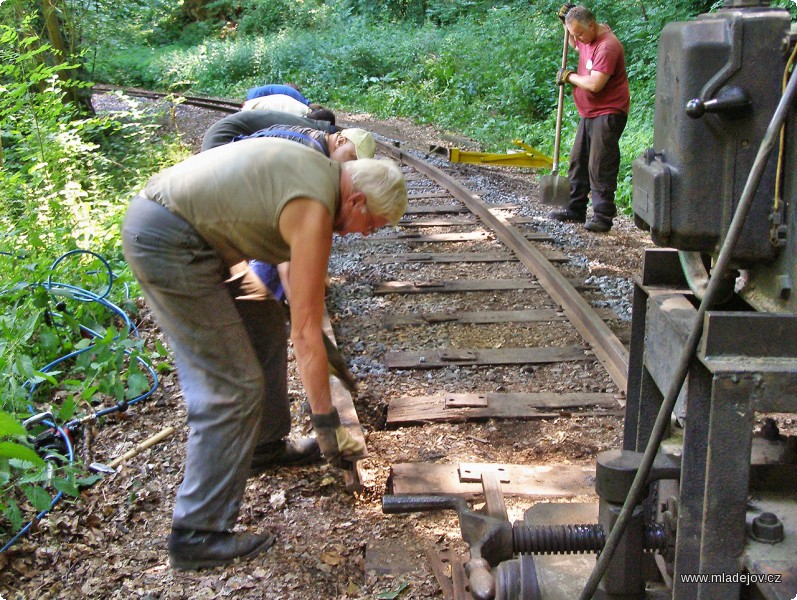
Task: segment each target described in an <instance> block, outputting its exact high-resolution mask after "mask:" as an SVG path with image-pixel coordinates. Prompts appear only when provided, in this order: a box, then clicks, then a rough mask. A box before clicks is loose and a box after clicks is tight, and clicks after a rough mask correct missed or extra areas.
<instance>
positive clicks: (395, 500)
mask: <svg viewBox="0 0 797 600" xmlns="http://www.w3.org/2000/svg"><path fill="white" fill-rule="evenodd" d="M427 510H455V511H457V512H458V513H459V514H462V513H463V512H464V511H467V510H468V505H467V504H466V502H465V500H464V499H463V498H460V497H458V496H418V495H415V494H407V495H403V496H402V495H386V496H383V497H382V512H383V513H384V514H386V515H397V514H400V513H412V512H425V511H427Z"/></svg>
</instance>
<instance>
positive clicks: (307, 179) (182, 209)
mask: <svg viewBox="0 0 797 600" xmlns="http://www.w3.org/2000/svg"><path fill="white" fill-rule="evenodd" d="M340 169H341V166H340V163H338V162H336V161H333V160H330V159H328V158H327V157H325V156H324V155H323V154H321V153H320V152H317V151H315V150H311V149H310V148H307V147H305V146H303V145H301V144H298V143H296V142H293V141H290V140H284V139H279V138H256V139H247V140H241V141H239V142H235V143H234V144H227V145H225V146H219V147H217V148H213V149H211V150H207V151H206V152H202V153H200V154H195V155H194V156H191V157H189V158H187V159H186V160H184V161H183V162H181V163H178V164H176V165H174V166H173V167H170V168H168V169H166V170H164V171H162V172H160V173H159V174H157V175H155V176H154V177H152V178H151V179H150V180H149V181H148V182H147V185H146V187H145V188H144V192H143V193H144V195H145V196H146V197H147V198H150V199H151V200H154V201H155V202H158V203H159V204H162V205H163V206H165V207H166V208H168V209H169V210H171V211H172V212H173V213H175V214H177V215H179V216H180V217H182V218H183V219H185V220H186V221H188V222H189V223H190V224H191V225H193V226H194V228H195V229H196V230H197V232H198V233H199V234H200V235H201V236H202V237H203V238H204V239H205V241H207V242H208V244H210V245H211V246H212V247H213V248H215V249H216V250H218V251H219V252H220V253H221V255H222V257H223V258H224V259H225V261H226V262H227V263H228V264H234V263H236V262H239V261H241V260H249V259H257V260H261V261H265V262H269V263H273V264H276V263H280V262H285V261H288V260H290V256H291V249H290V247H289V246H288V244H287V243H286V242H285V240H284V239H283V238H282V236H281V235H280V233H279V230H278V227H277V223H278V222H279V216H280V213H281V211H282V209H283V208H284V206H285V205H286V204H287V203H288V202H290V201H291V200H293V199H296V198H310V199H313V200H318V201H319V202H321V203H322V204H324V206H326V207H327V209H328V210H329V213H330V215H331V216H332V218H333V219H334V217H335V209H336V206H337V202H338V197H339V196H340Z"/></svg>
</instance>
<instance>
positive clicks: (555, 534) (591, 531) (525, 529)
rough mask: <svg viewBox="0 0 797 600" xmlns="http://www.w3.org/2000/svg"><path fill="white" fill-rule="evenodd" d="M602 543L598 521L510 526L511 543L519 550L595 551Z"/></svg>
mask: <svg viewBox="0 0 797 600" xmlns="http://www.w3.org/2000/svg"><path fill="white" fill-rule="evenodd" d="M605 543H606V536H605V535H604V533H603V526H602V525H540V526H537V527H529V526H525V525H515V526H514V527H513V528H512V544H513V546H514V550H515V552H519V553H531V554H571V553H574V552H575V553H580V552H599V551H600V550H601V549H602V548H603V546H604V544H605Z"/></svg>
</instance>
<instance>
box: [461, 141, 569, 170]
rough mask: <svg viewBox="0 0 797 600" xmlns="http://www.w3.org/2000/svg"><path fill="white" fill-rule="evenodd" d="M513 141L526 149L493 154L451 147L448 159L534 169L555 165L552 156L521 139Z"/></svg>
mask: <svg viewBox="0 0 797 600" xmlns="http://www.w3.org/2000/svg"><path fill="white" fill-rule="evenodd" d="M513 142H514V143H515V144H516V145H517V146H520V147H521V148H523V150H524V151H523V152H520V151H517V152H507V153H506V154H492V153H490V152H471V151H469V150H460V149H459V148H449V150H448V160H449V161H451V162H457V163H473V164H481V165H497V166H502V167H531V168H533V169H550V168H551V167H552V166H553V159H552V158H551V157H549V156H545V155H544V154H543V153H542V152H540V151H539V150H536V149H534V148H532V147H531V146H529V145H528V144H526V143H525V142H522V141H521V140H513Z"/></svg>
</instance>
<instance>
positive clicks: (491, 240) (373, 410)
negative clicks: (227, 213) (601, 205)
mask: <svg viewBox="0 0 797 600" xmlns="http://www.w3.org/2000/svg"><path fill="white" fill-rule="evenodd" d="M111 89H112V88H109V87H98V88H97V91H106V92H107V91H111ZM124 91H125V93H126V94H128V95H131V96H139V97H143V98H149V99H158V98H162V97H163V96H164V95H163V94H157V93H154V92H150V91H146V90H130V89H126V90H124ZM180 103H181V104H186V105H191V106H198V107H201V108H206V109H212V110H216V111H219V112H223V113H232V112H235V111H237V110H238V107H239V104H238V103H237V102H234V101H229V100H222V99H214V98H197V97H183V98H181V99H180ZM377 142H378V154H379V156H380V157H387V158H390V159H392V160H395V161H397V162H398V163H399V164H400V165H401V168H402V170H403V171H404V173H405V177H406V180H407V184H408V190H409V199H410V204H409V208H408V211H407V214H406V215H405V216H404V218H403V219H402V220H401V221H400V222H399V224H398V226H397V227H395V228H391V229H383V230H380V231H379V232H377V233H375V234H374V235H371V236H368V237H362V236H347V237H345V238H336V239H335V242H334V244H333V257H332V259H331V261H330V278H331V289H330V296H329V297H328V303H327V304H328V310H329V314H328V320H327V324H326V325H327V331H328V332H329V333H330V335H331V337H332V338H333V339H336V340H337V342H338V343H339V345H340V347H341V349H342V351H343V354H344V355H345V356H347V357H348V358H349V360H350V366H351V369H352V371H353V372H354V374H355V375H356V376H357V377H358V378H359V379H360V381H361V386H360V394H358V395H357V396H356V397H354V398H352V397H351V396H350V395H349V394H348V392H346V390H345V389H344V388H343V387H342V386H341V385H339V384H338V383H337V381H336V380H334V379H332V380H331V382H332V384H333V387H332V391H333V396H334V401H335V403H336V405H337V406H338V408H339V410H340V411H341V415H342V418H343V420H344V422H346V423H347V424H348V425H349V426H350V427H352V428H354V429H355V430H357V431H358V433H359V434H361V435H362V436H363V439H365V440H366V442H367V443H368V445H369V450H370V451H371V458H369V459H368V460H366V461H365V464H366V466H365V467H364V469H363V467H362V464H361V465H356V466H355V468H354V469H353V470H352V471H351V472H350V473H349V474H348V476H347V480H346V486H347V489H348V490H349V491H351V492H355V491H362V490H363V487H364V484H365V486H366V487H369V488H370V487H372V486H373V484H374V481H381V480H383V479H385V480H386V481H385V488H386V492H387V493H388V494H389V495H391V496H392V497H402V496H409V495H416V496H428V495H432V496H445V497H461V498H468V499H473V498H485V499H486V500H487V501H488V509H489V511H488V512H492V513H497V514H502V513H503V514H506V508H505V507H504V508H502V507H503V506H504V504H503V503H504V498H513V499H514V498H520V499H521V500H522V501H523V502H528V501H530V500H531V501H535V500H542V499H545V500H549V499H552V498H554V499H567V498H574V497H584V496H591V495H593V494H594V492H593V490H592V477H593V475H594V469H593V468H592V467H591V466H590V467H587V466H581V465H578V464H551V462H550V459H547V458H546V457H544V456H541V457H540V459H539V460H537V461H533V460H529V457H528V453H526V454H524V456H523V457H522V458H521V459H520V460H518V461H513V460H509V459H510V458H511V457H512V456H513V449H514V448H516V447H522V446H523V443H522V442H520V446H518V443H519V442H517V441H515V443H514V445H512V444H511V443H510V446H509V447H508V448H501V449H499V448H493V447H492V446H493V444H494V441H493V437H492V436H487V435H484V434H480V433H478V432H479V430H477V429H466V430H464V432H463V434H464V437H465V438H466V439H464V440H463V439H461V437H462V436H456V434H453V433H441V431H443V428H444V427H445V426H446V424H449V423H456V424H462V423H466V424H468V423H482V424H484V423H488V425H487V429H488V432H490V431H493V430H494V429H498V428H503V427H504V426H505V424H512V427H513V429H512V431H513V432H515V434H517V435H520V436H522V435H523V433H522V432H523V423H526V422H527V421H528V420H530V419H570V418H572V417H597V418H602V417H610V418H611V417H613V418H614V419H610V421H607V426H609V427H610V428H613V427H615V426H616V424H617V417H619V416H621V415H622V409H623V406H624V392H625V389H626V384H627V375H626V374H627V371H628V353H627V350H626V348H625V346H624V344H623V342H622V341H621V340H620V339H619V338H618V336H617V335H616V334H615V333H614V330H615V329H617V327H615V325H616V324H617V320H618V316H617V315H615V314H613V313H611V311H609V310H607V309H602V308H595V307H594V305H595V304H597V303H599V302H600V300H601V291H600V290H599V289H597V288H596V287H595V286H593V285H588V284H586V283H585V281H584V280H583V278H581V279H579V278H578V275H579V269H578V268H569V267H568V262H569V257H568V256H567V255H566V253H567V251H568V249H567V248H566V247H563V246H562V245H561V244H560V243H559V242H560V241H561V239H560V240H556V239H553V238H552V237H551V236H550V235H549V234H548V233H546V232H545V231H544V230H543V228H540V227H538V225H539V218H534V216H532V215H530V213H529V212H528V211H527V210H526V207H524V205H523V203H522V202H518V201H516V200H514V201H513V199H511V198H510V199H507V198H505V197H498V198H492V197H491V194H490V193H489V190H487V191H485V190H480V189H479V188H478V184H477V185H476V186H474V185H473V179H474V173H478V172H479V168H478V167H473V166H466V167H463V166H453V165H452V164H451V163H448V162H447V161H446V160H445V159H444V158H441V157H440V156H438V155H436V154H431V153H429V154H427V155H423V153H420V152H413V151H408V150H405V149H402V148H401V147H399V146H398V145H397V144H396V143H395V142H394V141H393V140H391V139H381V138H379V136H377ZM476 179H477V178H476ZM582 275H583V273H582ZM363 331H366V332H367V333H366V334H363V333H362V332H363ZM376 379H379V380H380V382H381V385H380V386H377V385H375V384H374V381H375V380H376ZM584 381H586V382H589V385H584V384H583V382H584ZM358 415H359V416H358ZM361 420H362V423H361ZM382 427H384V428H386V429H387V430H390V431H401V430H402V429H407V430H409V429H412V430H413V432H414V435H415V436H420V437H421V438H423V437H424V436H425V435H426V434H424V433H423V432H424V431H428V432H429V433H428V438H429V442H430V443H429V444H428V447H427V448H418V447H413V448H412V449H409V448H408V451H407V453H406V460H396V459H395V458H393V459H392V460H390V462H389V463H387V462H385V461H384V460H382V459H381V458H380V456H381V455H383V454H384V452H382V449H381V448H380V442H379V441H378V440H376V443H375V446H376V447H372V445H374V441H375V438H374V436H372V435H368V434H367V433H364V431H363V429H365V431H366V432H367V431H369V430H370V431H373V430H375V429H378V428H382ZM451 427H454V428H456V427H457V426H456V425H452V426H451ZM512 435H513V434H510V435H509V437H511V436H512ZM449 436H450V437H449ZM454 437H458V439H457V441H456V443H453V442H451V443H449V442H450V441H451V440H453V438H454ZM441 439H442V442H441ZM418 445H420V444H416V446H418ZM463 449H464V450H463ZM498 450H500V451H498ZM494 451H495V452H494ZM480 458H487V459H488V461H489V462H484V461H483V460H480ZM369 462H370V466H368V465H369ZM374 464H375V465H376V466H374ZM375 470H377V471H379V474H376V475H375V474H374V473H373V472H374V471H375ZM384 471H389V473H387V474H385V473H384ZM391 512H401V507H399V508H398V509H396V507H395V505H394V506H393V508H392V509H391ZM465 533H466V532H465V531H464V530H463V534H465ZM365 558H366V567H368V565H369V561H370V562H371V563H372V564H371V566H374V565H373V563H374V562H379V561H380V560H383V559H382V558H380V557H378V556H376V555H373V556H370V557H369V554H368V550H367V549H366V557H365ZM452 560H453V562H452V563H451V564H452V565H453V566H452V567H451V569H453V570H445V569H443V570H441V569H440V565H441V564H442V563H441V561H452ZM429 564H430V565H431V569H432V571H433V572H434V573H435V576H436V578H437V581H438V583H439V585H440V587H441V589H443V590H444V594H445V595H446V596H447V597H451V598H458V599H459V598H468V597H470V596H469V592H468V591H467V590H466V589H465V587H466V586H465V584H464V583H463V582H464V581H465V578H463V576H462V573H461V569H462V564H463V563H462V562H457V559H456V557H453V558H452V556H449V555H444V554H440V553H434V552H431V553H430V554H429ZM378 566H379V565H377V567H378ZM443 571H445V573H444V572H443Z"/></svg>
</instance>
